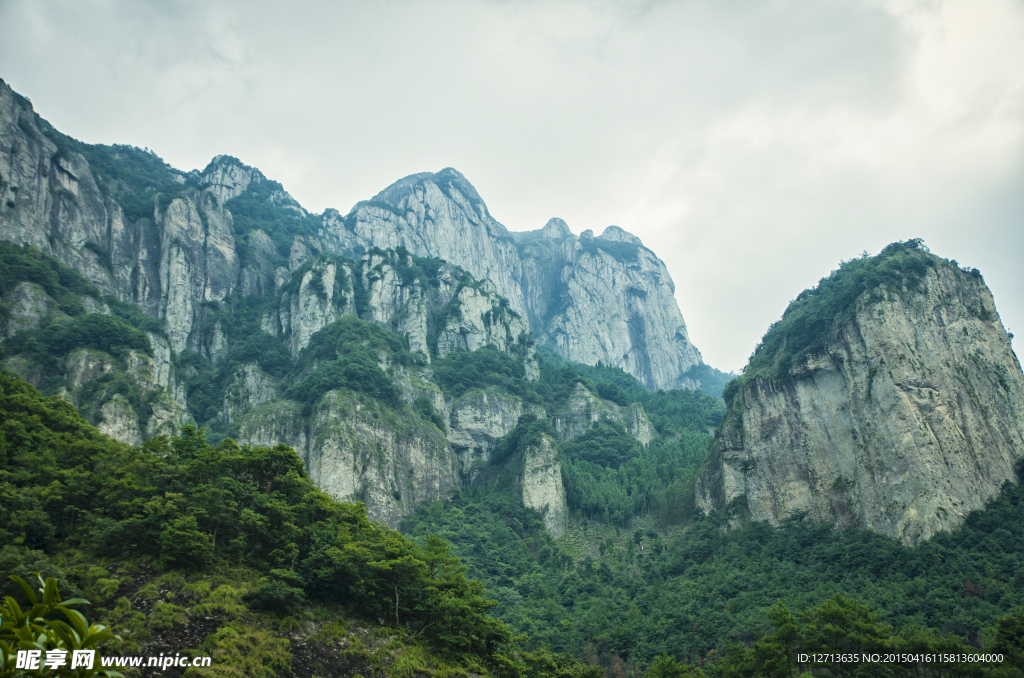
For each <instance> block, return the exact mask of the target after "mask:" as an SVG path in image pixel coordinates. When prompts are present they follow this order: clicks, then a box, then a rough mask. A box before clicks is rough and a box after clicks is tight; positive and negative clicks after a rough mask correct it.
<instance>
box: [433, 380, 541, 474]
mask: <svg viewBox="0 0 1024 678" xmlns="http://www.w3.org/2000/svg"><path fill="white" fill-rule="evenodd" d="M447 410H448V442H449V443H450V444H451V447H452V450H453V451H454V452H455V454H456V455H458V458H459V462H460V464H461V468H462V474H463V477H464V479H465V481H466V482H473V480H475V479H476V478H477V476H478V475H479V473H480V471H481V469H483V468H484V467H485V466H486V465H487V462H488V461H489V460H490V453H491V450H492V449H493V448H494V445H495V444H496V443H497V442H498V440H500V439H501V438H502V437H503V436H505V435H507V434H508V433H509V432H510V431H511V430H512V429H514V428H515V427H516V425H517V424H518V423H519V417H520V416H522V414H523V403H522V400H520V399H519V398H517V397H515V396H511V395H508V394H506V393H502V392H500V391H497V390H496V389H489V390H486V391H472V392H470V393H467V394H466V395H464V396H463V397H461V398H459V399H458V400H456V401H453V402H452V403H450V404H449V405H448V408H447Z"/></svg>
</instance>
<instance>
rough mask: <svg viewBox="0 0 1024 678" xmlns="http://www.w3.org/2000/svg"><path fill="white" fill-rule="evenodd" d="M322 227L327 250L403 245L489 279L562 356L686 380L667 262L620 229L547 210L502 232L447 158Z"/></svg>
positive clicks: (689, 348)
mask: <svg viewBox="0 0 1024 678" xmlns="http://www.w3.org/2000/svg"><path fill="white" fill-rule="evenodd" d="M322 233H323V236H324V242H325V243H326V244H327V245H328V247H330V248H334V249H337V250H338V251H364V250H368V249H371V248H373V247H379V248H395V247H405V248H407V249H408V250H409V251H410V252H413V253H414V254H417V255H419V256H424V257H440V258H442V259H445V260H446V261H449V262H451V263H453V264H456V265H458V266H461V267H462V268H464V269H466V270H467V271H469V272H470V273H471V274H472V275H473V276H474V277H476V278H478V279H485V278H486V279H489V280H490V281H491V282H492V283H493V285H494V289H495V291H496V292H497V293H498V294H499V295H501V296H503V297H505V298H506V299H508V301H509V303H510V307H511V309H512V310H514V311H515V312H516V313H518V314H519V315H520V316H521V317H522V318H524V319H525V320H526V323H527V325H528V326H529V328H530V329H531V331H532V332H533V333H534V335H535V336H536V338H537V341H538V342H539V343H542V344H546V345H550V346H552V347H553V348H554V349H555V350H556V351H557V352H558V353H559V355H561V356H562V357H563V358H565V359H566V360H571V361H575V362H582V363H587V364H591V365H593V364H596V363H597V362H598V361H602V362H604V363H605V364H606V365H611V366H615V367H621V368H622V369H624V370H626V371H627V372H629V373H630V374H633V375H634V376H636V377H637V378H638V379H640V380H641V381H642V382H643V383H644V384H645V385H646V386H647V387H648V388H652V389H657V388H665V389H668V388H677V387H688V388H695V387H696V386H697V384H695V383H694V382H692V381H691V380H689V379H687V378H685V377H683V376H682V375H683V373H684V372H686V371H687V370H688V369H689V368H690V367H692V366H694V365H696V364H698V363H700V361H701V358H700V353H699V352H698V351H697V349H696V348H695V347H694V346H693V345H692V344H691V343H690V339H689V334H688V332H687V329H686V324H685V322H684V321H683V317H682V314H681V313H680V312H679V308H678V305H677V304H676V301H675V296H674V294H675V286H674V285H673V283H672V279H671V277H670V276H669V274H668V270H667V269H666V268H665V265H664V263H663V262H662V261H661V260H660V259H658V257H657V256H655V255H654V253H653V252H651V251H650V250H648V249H647V248H645V247H643V245H642V243H641V242H640V240H639V238H636V237H635V236H632V235H630V234H629V233H627V232H626V231H623V230H622V229H621V228H618V227H616V226H610V227H608V228H607V229H606V230H605V231H604V233H602V235H601V236H600V237H599V238H593V236H592V234H590V237H589V238H583V239H580V238H577V237H575V236H573V235H572V233H571V232H570V231H569V228H568V226H567V225H566V224H565V222H563V221H562V220H561V219H552V220H551V221H549V223H548V224H547V225H546V226H545V227H544V228H543V229H541V230H539V231H533V232H530V233H510V232H509V231H508V230H507V229H505V227H504V226H502V225H501V224H500V223H498V222H497V221H496V220H495V219H494V218H493V217H492V216H491V215H490V213H489V211H488V210H487V206H486V205H485V204H484V202H483V200H482V199H481V198H480V196H479V195H478V194H477V192H476V190H475V189H474V188H473V187H472V186H471V185H470V184H469V182H468V181H467V180H466V178H465V177H463V176H462V175H461V174H459V173H458V172H457V171H455V170H453V169H450V168H449V169H445V170H443V171H441V172H438V173H436V174H431V173H423V174H416V175H412V176H409V177H406V178H405V179H402V180H400V181H398V182H396V183H395V184H393V185H391V186H389V187H388V188H387V189H385V190H384V191H382V192H381V193H379V194H378V195H377V196H376V197H374V199H373V200H372V201H369V202H366V203H360V204H359V205H357V206H356V207H355V208H353V210H352V212H351V213H350V214H349V215H348V216H346V217H344V218H343V217H341V216H340V215H339V214H338V213H337V212H336V211H330V210H329V211H328V212H326V213H325V214H324V217H323V230H322ZM600 244H604V246H605V249H602V248H601V247H600V246H599V245H600ZM609 250H614V252H615V253H609Z"/></svg>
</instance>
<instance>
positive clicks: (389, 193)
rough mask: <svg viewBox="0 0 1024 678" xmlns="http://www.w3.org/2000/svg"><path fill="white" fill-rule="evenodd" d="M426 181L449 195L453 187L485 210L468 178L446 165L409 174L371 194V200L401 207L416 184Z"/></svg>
mask: <svg viewBox="0 0 1024 678" xmlns="http://www.w3.org/2000/svg"><path fill="white" fill-rule="evenodd" d="M427 181H429V182H431V183H433V184H434V185H435V186H437V187H438V188H440V189H441V190H442V191H443V192H444V193H445V194H448V195H449V196H450V190H451V189H452V188H455V189H456V190H458V192H459V193H461V194H462V195H463V196H465V198H466V199H467V200H468V201H469V202H470V203H471V204H473V205H480V206H481V207H482V208H483V209H484V211H485V212H486V211H487V205H486V204H485V203H484V200H483V198H481V197H480V194H479V193H477V192H476V189H475V188H473V184H471V183H469V179H467V178H466V177H464V176H463V175H462V172H459V171H458V170H457V169H454V168H452V167H446V168H444V169H443V170H441V171H440V172H420V173H418V174H410V175H409V176H407V177H405V178H403V179H399V180H398V181H396V182H395V183H393V184H391V185H390V186H388V187H387V188H385V189H384V190H383V191H381V192H380V193H378V194H377V195H375V196H373V201H377V202H386V203H388V204H390V205H393V206H394V207H401V206H402V201H403V200H404V199H405V198H407V197H408V196H409V195H410V194H412V193H413V191H415V189H416V187H417V186H422V185H423V184H424V183H425V182H427Z"/></svg>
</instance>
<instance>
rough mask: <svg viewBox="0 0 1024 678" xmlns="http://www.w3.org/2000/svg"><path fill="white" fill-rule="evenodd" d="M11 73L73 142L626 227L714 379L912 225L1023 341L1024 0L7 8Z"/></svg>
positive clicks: (1, 13) (538, 220)
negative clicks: (406, 181)
mask: <svg viewBox="0 0 1024 678" xmlns="http://www.w3.org/2000/svg"><path fill="white" fill-rule="evenodd" d="M0 78H3V79H4V80H6V81H7V82H8V84H10V85H11V86H12V87H13V88H14V89H15V90H16V91H18V92H20V93H21V94H23V95H25V96H27V97H29V98H30V99H32V101H33V103H34V105H35V108H36V110H37V111H38V112H39V113H40V114H41V115H42V116H43V117H44V118H46V119H48V120H49V121H50V122H52V123H53V124H54V125H55V126H56V127H57V128H58V129H60V130H61V131H63V132H65V133H67V134H70V135H71V136H74V137H76V138H78V139H81V140H83V141H87V142H91V143H126V144H132V145H136V146H140V147H148V148H151V149H153V150H154V151H156V152H157V153H158V154H159V155H160V156H162V157H163V158H164V159H165V160H167V161H168V162H169V163H171V164H172V165H174V166H175V167H178V168H180V169H184V170H189V169H193V168H199V169H201V168H203V167H204V166H205V165H206V163H207V162H208V161H209V160H210V158H211V157H213V156H214V155H217V154H220V153H226V154H230V155H234V156H237V157H238V158H240V159H241V160H243V161H244V162H246V163H248V164H250V165H254V166H256V167H258V168H260V169H261V170H262V171H263V172H264V173H265V174H266V175H267V176H269V177H271V178H273V179H277V180H279V181H281V182H282V183H283V184H284V186H285V188H286V189H287V190H288V191H289V192H291V194H292V195H294V196H295V197H296V198H297V199H298V200H299V201H300V202H301V203H302V204H303V205H304V206H305V207H306V208H307V209H309V210H311V211H315V212H320V211H322V210H323V209H324V208H326V207H335V208H338V209H339V210H341V211H342V212H347V211H348V209H349V208H350V207H351V206H352V205H353V204H354V203H355V202H357V201H359V200H363V199H368V198H370V197H371V196H373V195H374V194H375V193H377V192H378V191H379V190H381V189H382V188H384V187H385V186H387V185H388V184H390V183H391V182H393V181H395V180H397V179H399V178H401V177H403V176H405V175H408V174H412V173H414V172H422V171H437V170H440V169H442V168H444V167H448V166H451V167H455V168H456V169H458V170H460V171H461V172H462V173H463V174H465V175H466V177H467V178H468V179H469V180H470V181H471V182H472V183H473V184H474V185H475V186H476V188H477V190H478V191H479V193H480V195H481V196H482V197H483V198H484V200H485V201H486V202H487V204H488V207H489V208H490V211H491V213H492V214H493V215H494V216H495V218H497V219H498V220H499V221H501V222H502V223H503V224H505V225H506V226H507V227H508V228H509V229H511V230H532V229H536V228H541V227H542V226H543V225H544V223H545V222H546V221H547V220H548V218H550V217H553V216H558V217H562V218H563V219H565V220H566V222H568V224H569V227H570V228H571V229H572V230H573V232H574V233H580V232H581V231H583V230H585V229H588V228H592V229H594V230H595V231H598V232H600V230H601V229H603V228H604V227H605V226H607V225H609V224H616V225H618V226H621V227H622V228H625V229H626V230H628V231H631V232H632V233H634V234H636V235H638V236H640V237H641V238H642V239H643V241H644V243H645V244H646V245H647V246H648V247H650V248H652V249H653V250H654V251H655V252H656V253H657V254H658V255H659V256H660V257H661V258H662V259H664V260H665V262H666V264H667V265H668V268H669V271H670V272H671V274H672V277H673V279H674V280H675V283H676V298H677V300H678V302H679V306H680V308H681V310H682V312H683V315H684V317H685V318H686V322H687V325H688V327H689V330H690V337H691V339H692V340H693V342H694V343H695V344H696V346H697V347H698V348H699V349H700V350H701V352H702V353H703V355H704V359H705V361H706V362H708V363H709V364H711V365H713V366H715V367H719V368H721V369H724V370H738V369H740V368H741V367H742V366H743V365H744V364H745V363H746V359H747V357H748V356H749V355H750V353H751V351H752V350H753V348H754V345H755V344H756V343H757V341H758V340H759V339H760V337H761V335H762V334H763V333H764V331H765V330H766V329H767V327H768V325H769V324H770V323H771V322H773V321H774V320H776V319H777V318H778V317H779V316H780V315H781V313H782V311H783V309H785V307H786V304H787V303H788V302H789V301H790V300H791V299H793V298H794V297H795V296H796V295H797V294H798V293H799V292H800V291H801V290H802V289H804V288H806V287H809V286H812V285H814V284H815V283H816V282H817V280H818V279H819V278H821V277H822V276H825V275H827V274H828V273H829V271H830V270H832V269H834V268H836V266H837V265H838V264H839V262H840V260H842V259H849V258H852V257H854V256H857V255H859V254H860V253H861V252H862V251H864V250H867V251H868V252H871V253H877V252H878V251H879V250H880V249H881V248H882V247H883V246H885V245H886V244H887V243H889V242H892V241H894V240H904V239H907V238H912V237H922V238H924V239H925V242H926V244H927V245H928V246H929V247H930V248H931V250H932V251H933V252H935V253H936V254H939V255H941V256H944V257H947V258H954V259H957V260H958V261H959V262H960V263H961V264H965V265H970V266H975V267H977V268H979V269H981V271H982V273H983V274H984V275H985V279H986V281H987V282H988V284H989V286H990V287H991V288H992V291H993V293H994V295H995V300H996V306H997V308H998V309H999V311H1000V314H1001V315H1002V318H1003V323H1004V324H1005V325H1006V326H1007V328H1008V329H1009V330H1011V331H1013V330H1017V332H1018V333H1024V271H1022V266H1021V263H1022V258H1024V2H1022V0H945V1H943V0H871V1H869V0H864V1H856V0H846V1H843V2H840V1H833V0H764V1H755V0H748V1H744V2H740V1H730V0H707V1H705V2H688V1H681V2H672V1H670V0H650V1H646V2H642V1H633V2H628V1H623V2H601V1H597V0H591V1H586V0H579V1H565V2H560V1H557V0H547V1H544V2H539V1H538V2H530V1H529V0H522V1H517V0H475V1H472V2H470V1H461V0H450V1H449V0H431V1H425V0H380V1H376V2H369V1H365V2H364V1H359V2H355V1H353V2H322V3H291V2H289V3H285V2H281V3H259V2H253V1H252V0H247V1H244V2H243V1H238V2H234V1H230V0H228V1H223V2H221V1H211V0H202V1H197V2H172V1H161V2H141V1H139V0H123V1H118V0H69V1H67V2H47V1H44V0H0ZM1015 344H1016V345H1017V346H1019V345H1020V340H1019V339H1018V340H1016V341H1015Z"/></svg>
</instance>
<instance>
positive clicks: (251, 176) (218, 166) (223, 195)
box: [199, 155, 267, 205]
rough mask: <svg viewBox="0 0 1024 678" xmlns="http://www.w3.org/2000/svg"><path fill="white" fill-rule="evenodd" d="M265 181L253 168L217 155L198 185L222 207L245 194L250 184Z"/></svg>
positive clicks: (232, 158)
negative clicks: (214, 197) (204, 188)
mask: <svg viewBox="0 0 1024 678" xmlns="http://www.w3.org/2000/svg"><path fill="white" fill-rule="evenodd" d="M266 179H267V178H266V177H265V176H263V173H262V172H260V171H259V170H258V169H256V168H255V167H249V166H248V165H246V164H245V163H243V162H242V161H241V160H239V159H238V158H235V157H232V156H230V155H218V156H216V157H214V159H213V160H211V161H210V164H209V165H207V166H206V169H204V170H203V172H202V174H201V175H200V180H199V183H200V185H201V186H204V187H206V190H207V191H208V192H209V193H211V194H213V195H214V196H216V198H217V200H219V201H220V204H222V205H223V204H224V203H226V202H227V201H228V200H231V199H232V198H237V197H238V196H240V195H242V194H243V193H245V191H246V189H248V188H249V185H250V184H256V183H260V182H262V181H266Z"/></svg>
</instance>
